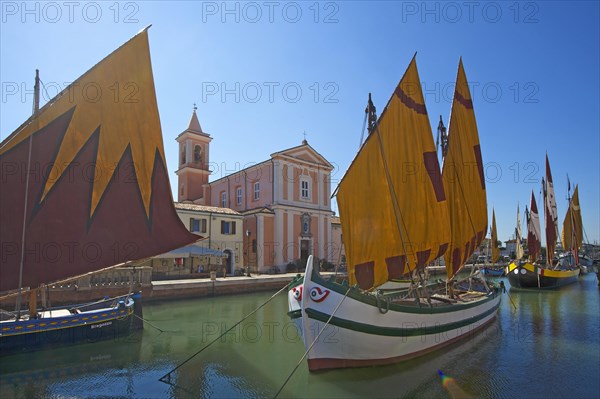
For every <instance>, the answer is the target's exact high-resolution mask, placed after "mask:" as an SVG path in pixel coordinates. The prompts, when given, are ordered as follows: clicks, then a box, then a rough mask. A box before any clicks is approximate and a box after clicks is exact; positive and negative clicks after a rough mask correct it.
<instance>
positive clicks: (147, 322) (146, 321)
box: [133, 313, 181, 333]
mask: <svg viewBox="0 0 600 399" xmlns="http://www.w3.org/2000/svg"><path fill="white" fill-rule="evenodd" d="M133 315H134V316H135V317H137V318H138V319H140V320H141V321H143V322H144V323H146V324H148V325H149V326H150V327H154V328H156V329H157V330H158V331H160V332H161V333H164V332H170V333H176V332H181V330H163V329H161V328H158V327H156V326H155V325H154V324H152V323H150V322H149V321H148V320H146V319H144V318H143V317H140V316H138V315H136V314H135V313H133Z"/></svg>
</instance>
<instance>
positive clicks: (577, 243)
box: [562, 186, 583, 251]
mask: <svg viewBox="0 0 600 399" xmlns="http://www.w3.org/2000/svg"><path fill="white" fill-rule="evenodd" d="M582 240H583V224H582V220H581V207H580V206H579V191H578V186H575V191H574V192H573V198H571V202H570V203H569V209H568V210H567V214H566V215H565V221H564V222H563V231H562V242H563V248H564V249H565V251H569V250H573V249H575V250H578V249H579V248H580V247H581V242H582Z"/></svg>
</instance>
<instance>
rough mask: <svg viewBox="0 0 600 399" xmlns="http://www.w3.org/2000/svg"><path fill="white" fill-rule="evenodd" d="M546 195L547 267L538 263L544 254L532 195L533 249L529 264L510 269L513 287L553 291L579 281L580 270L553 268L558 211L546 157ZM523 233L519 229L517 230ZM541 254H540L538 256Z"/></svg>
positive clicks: (529, 217)
mask: <svg viewBox="0 0 600 399" xmlns="http://www.w3.org/2000/svg"><path fill="white" fill-rule="evenodd" d="M542 188H543V192H544V214H545V220H546V250H547V256H546V259H547V260H546V262H547V263H546V266H545V267H542V266H540V265H538V264H537V263H536V262H537V260H538V259H539V255H540V254H541V242H540V239H539V237H540V234H539V232H540V231H541V229H540V227H539V216H538V212H537V204H536V202H535V196H534V195H533V192H532V193H531V210H530V212H528V215H527V220H528V224H527V228H528V231H529V232H528V245H529V246H530V249H529V252H530V261H529V262H525V263H520V262H518V260H519V259H520V257H518V258H517V262H513V263H511V264H510V265H508V266H507V270H506V275H507V276H508V281H509V282H510V285H511V287H514V288H527V289H549V288H550V289H552V288H559V287H562V286H564V285H567V284H571V283H574V282H576V281H578V277H579V274H580V269H579V268H564V267H563V268H558V265H557V267H553V265H552V261H551V259H553V254H554V249H555V248H556V240H557V237H558V234H557V229H558V225H557V220H558V215H557V209H556V200H555V197H554V184H553V182H552V173H551V171H550V162H549V161H548V155H546V180H545V181H542ZM517 230H518V231H520V226H518V227H517ZM538 251H539V252H538Z"/></svg>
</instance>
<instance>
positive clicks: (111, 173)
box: [0, 29, 199, 354]
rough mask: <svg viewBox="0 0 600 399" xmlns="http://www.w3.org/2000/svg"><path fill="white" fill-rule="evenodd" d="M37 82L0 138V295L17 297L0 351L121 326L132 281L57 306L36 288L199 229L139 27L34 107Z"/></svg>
mask: <svg viewBox="0 0 600 399" xmlns="http://www.w3.org/2000/svg"><path fill="white" fill-rule="evenodd" d="M39 83H40V81H39V76H38V74H37V73H36V84H35V87H36V90H35V100H34V103H35V104H34V114H33V115H32V116H31V117H30V118H29V119H27V120H26V121H25V122H24V123H23V124H22V125H21V126H20V127H19V128H18V129H17V130H16V131H15V132H14V133H12V134H11V135H9V136H8V137H7V138H6V139H5V140H4V141H3V142H2V143H0V169H2V170H3V171H6V173H4V175H3V182H2V190H0V200H1V201H0V220H2V223H1V224H0V240H1V247H2V252H3V253H2V257H1V258H2V259H1V262H0V275H1V276H2V278H1V279H0V292H3V294H4V295H0V297H2V298H4V299H5V300H6V299H7V298H8V297H11V296H12V297H13V298H16V305H15V310H14V311H12V310H11V311H8V310H2V311H1V312H0V315H1V318H0V354H6V353H9V352H14V351H21V350H31V349H37V348H40V347H43V346H47V345H55V344H57V343H75V342H80V341H90V340H98V339H108V338H114V337H115V336H118V335H123V334H128V333H129V332H130V330H131V327H132V320H133V314H134V308H135V306H136V303H137V304H138V305H139V304H140V300H139V299H140V296H139V295H135V293H134V290H133V287H131V289H130V292H129V294H127V295H125V296H123V297H118V298H112V299H110V300H100V301H98V302H94V303H80V304H70V305H69V306H65V307H61V308H51V307H50V305H49V303H50V302H49V301H47V299H48V298H47V297H46V292H47V289H46V287H47V286H48V285H49V284H52V283H56V282H57V281H63V282H64V281H66V280H69V279H75V278H77V277H79V276H82V275H85V274H89V273H94V272H97V271H99V270H105V269H107V268H111V267H115V266H125V265H129V264H130V262H132V261H135V260H140V259H145V258H148V257H150V256H154V255H158V254H161V253H164V252H168V251H169V250H172V249H175V248H178V247H181V246H184V245H186V244H189V243H191V242H194V241H197V240H198V239H199V237H198V236H196V235H193V234H191V233H189V232H188V231H187V230H186V229H185V227H184V226H183V224H182V223H181V221H180V220H179V218H178V216H177V214H176V212H175V209H174V206H173V200H172V196H171V188H170V185H169V179H168V173H167V170H166V159H165V155H164V148H163V143H162V135H161V130H160V120H159V115H158V107H157V102H156V94H155V90H154V80H153V77H152V69H151V65H150V52H149V44H148V32H147V29H144V30H143V31H142V32H140V33H138V34H137V35H136V36H134V37H133V38H132V39H131V40H129V41H128V42H127V43H125V44H124V45H122V46H121V47H120V48H118V49H117V50H115V51H114V52H113V53H112V54H110V55H109V56H107V57H106V58H105V59H104V60H102V61H101V62H100V63H98V64H97V65H95V66H94V67H93V68H91V69H90V70H89V71H87V72H86V73H85V74H83V75H82V76H81V77H80V78H78V79H77V80H75V81H74V82H73V83H72V84H71V85H70V86H69V87H67V88H66V89H65V90H63V91H62V92H60V93H59V94H58V95H57V96H56V97H54V98H53V99H51V100H50V101H49V102H48V103H47V104H46V105H45V106H44V107H42V108H41V109H40V108H39V92H40V85H39ZM86 87H94V88H95V89H97V90H99V91H97V92H96V93H100V92H101V93H102V94H101V95H98V96H97V97H94V98H93V99H90V98H89V95H88V94H89V92H88V91H86V90H82V88H86ZM111 88H112V89H116V90H117V91H118V90H124V91H126V92H124V93H121V92H119V93H118V94H119V96H115V95H113V94H115V93H114V90H113V91H111ZM109 93H112V94H110V95H109ZM121 94H123V95H122V96H121ZM92 100H93V101H92ZM42 169H43V170H42ZM132 281H133V280H132ZM24 295H27V298H28V305H27V307H28V309H22V307H23V306H22V304H23V298H22V297H23V296H24ZM38 299H40V302H41V304H42V305H41V307H38V306H37V301H38ZM11 300H12V299H11ZM3 303H6V302H3Z"/></svg>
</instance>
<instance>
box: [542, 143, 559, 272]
mask: <svg viewBox="0 0 600 399" xmlns="http://www.w3.org/2000/svg"><path fill="white" fill-rule="evenodd" d="M544 216H545V219H546V252H547V259H546V263H547V264H548V265H551V264H552V259H553V258H554V249H555V248H556V240H557V238H558V233H557V228H558V224H557V223H558V211H557V209H556V198H555V196H554V183H553V182H552V172H550V162H549V161H548V155H547V154H546V183H545V186H544Z"/></svg>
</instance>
